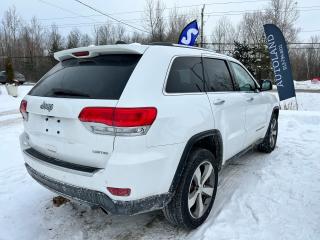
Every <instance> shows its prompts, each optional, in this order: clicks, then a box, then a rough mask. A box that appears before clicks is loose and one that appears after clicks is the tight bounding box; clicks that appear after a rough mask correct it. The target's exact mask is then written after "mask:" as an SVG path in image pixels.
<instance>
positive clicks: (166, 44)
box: [146, 42, 216, 52]
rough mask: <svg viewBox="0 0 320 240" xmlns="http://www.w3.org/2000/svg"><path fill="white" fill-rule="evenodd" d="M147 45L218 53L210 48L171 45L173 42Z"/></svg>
mask: <svg viewBox="0 0 320 240" xmlns="http://www.w3.org/2000/svg"><path fill="white" fill-rule="evenodd" d="M146 45H155V46H171V47H181V48H191V49H198V50H205V51H210V52H216V51H214V50H212V49H209V48H202V47H194V46H187V45H182V44H177V43H171V42H151V43H147V44H146Z"/></svg>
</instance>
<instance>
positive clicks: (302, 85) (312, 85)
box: [294, 80, 320, 90]
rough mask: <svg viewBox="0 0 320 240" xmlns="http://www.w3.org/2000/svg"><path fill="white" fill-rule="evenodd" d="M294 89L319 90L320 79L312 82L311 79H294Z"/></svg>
mask: <svg viewBox="0 0 320 240" xmlns="http://www.w3.org/2000/svg"><path fill="white" fill-rule="evenodd" d="M294 85H295V88H296V89H313V90H320V81H318V82H312V81H311V80H306V81H294Z"/></svg>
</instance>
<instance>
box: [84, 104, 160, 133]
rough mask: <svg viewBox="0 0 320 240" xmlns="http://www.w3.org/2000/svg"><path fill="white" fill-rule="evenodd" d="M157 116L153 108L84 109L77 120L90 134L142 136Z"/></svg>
mask: <svg viewBox="0 0 320 240" xmlns="http://www.w3.org/2000/svg"><path fill="white" fill-rule="evenodd" d="M156 116H157V109H156V108H154V107H142V108H115V107H86V108H84V109H82V111H81V112H80V114H79V120H80V121H81V122H83V123H84V124H85V126H86V127H87V128H88V129H89V130H90V131H92V132H94V133H97V134H109V135H118V136H137V135H144V134H146V133H147V131H148V130H149V128H150V126H151V125H152V123H153V122H154V120H155V118H156Z"/></svg>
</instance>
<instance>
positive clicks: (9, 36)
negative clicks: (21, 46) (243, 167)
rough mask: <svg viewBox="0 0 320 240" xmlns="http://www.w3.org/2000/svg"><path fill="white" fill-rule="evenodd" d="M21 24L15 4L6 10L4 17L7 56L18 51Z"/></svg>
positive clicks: (4, 38)
mask: <svg viewBox="0 0 320 240" xmlns="http://www.w3.org/2000/svg"><path fill="white" fill-rule="evenodd" d="M20 26H21V20H20V17H19V16H18V14H17V11H16V8H15V6H13V7H11V8H9V9H8V10H7V11H5V12H4V15H3V18H2V31H3V40H4V42H3V46H4V49H5V52H6V54H7V56H9V57H12V56H14V55H15V53H16V49H17V48H16V46H17V39H18V33H19V28H20Z"/></svg>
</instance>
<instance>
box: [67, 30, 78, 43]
mask: <svg viewBox="0 0 320 240" xmlns="http://www.w3.org/2000/svg"><path fill="white" fill-rule="evenodd" d="M80 40H81V33H80V31H79V29H77V28H74V29H72V30H71V31H70V32H69V34H68V36H67V48H76V47H79V46H80Z"/></svg>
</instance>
